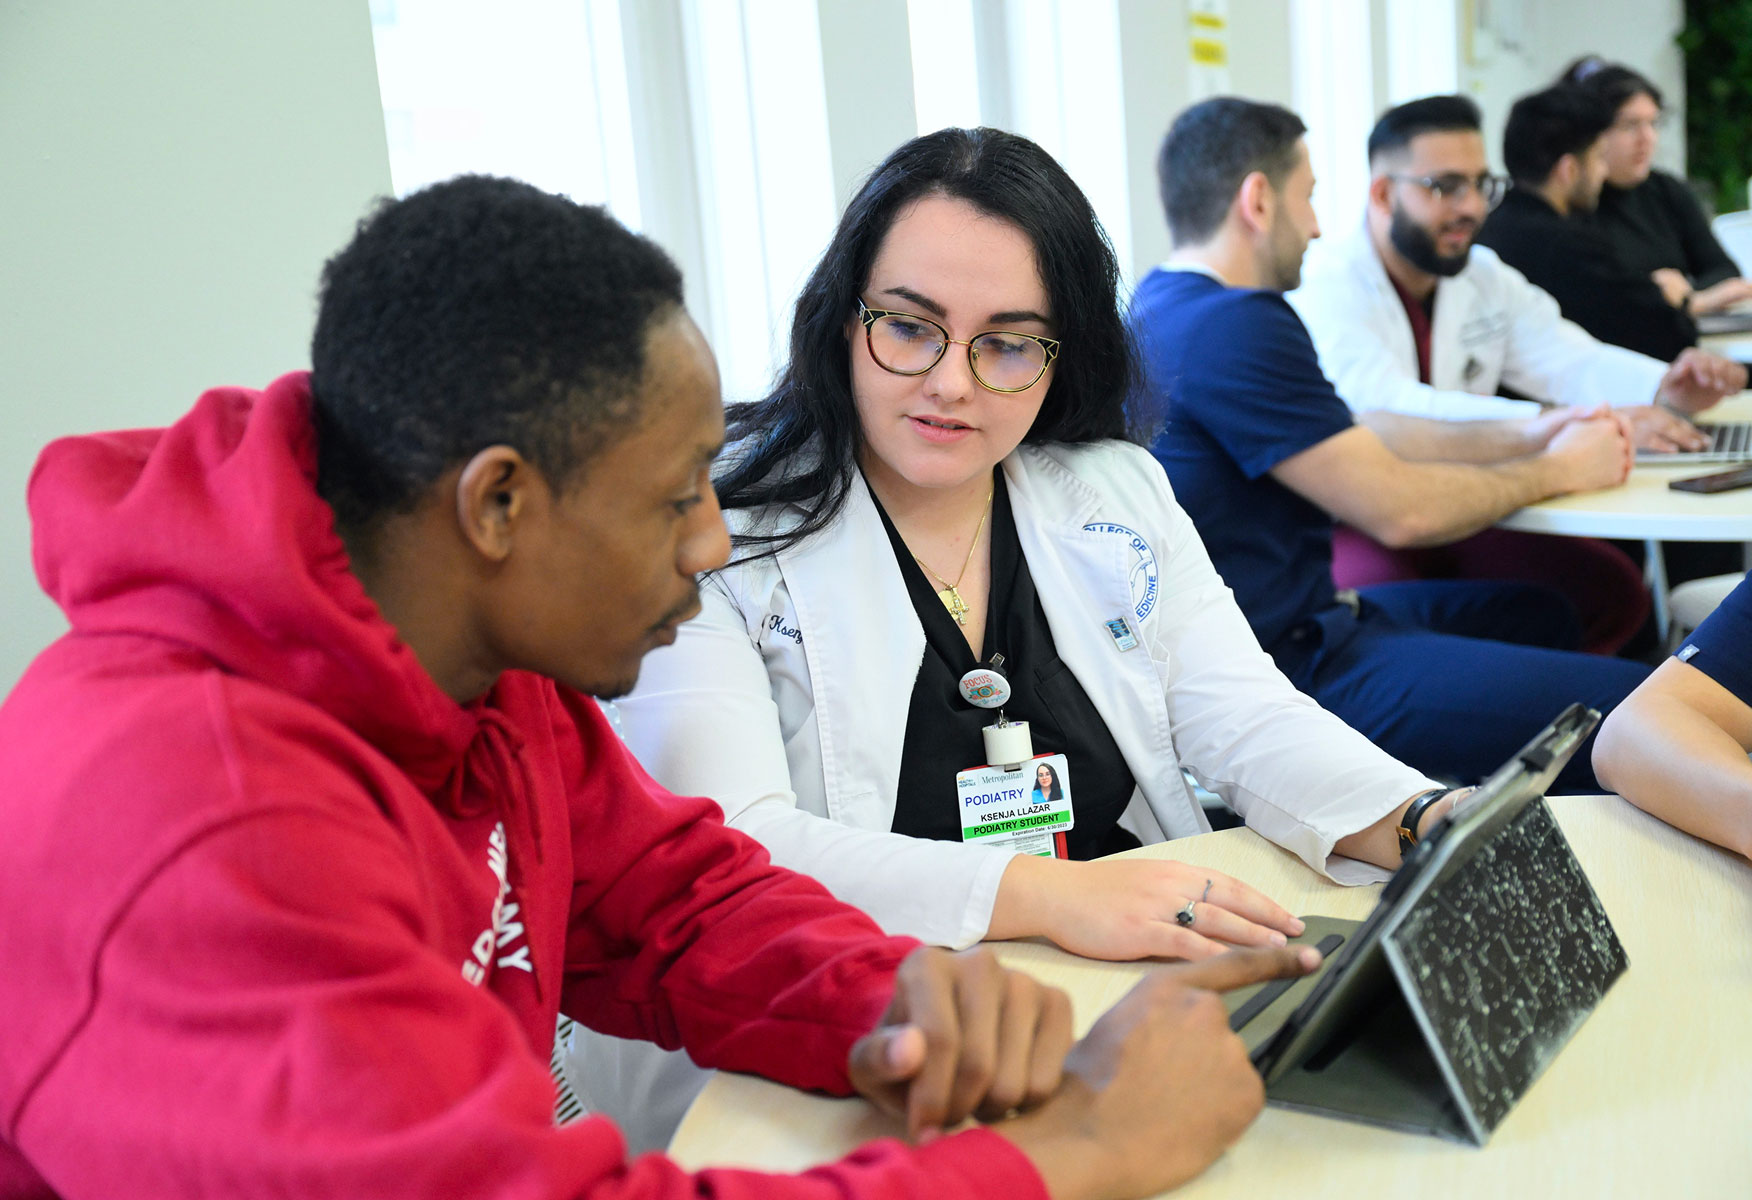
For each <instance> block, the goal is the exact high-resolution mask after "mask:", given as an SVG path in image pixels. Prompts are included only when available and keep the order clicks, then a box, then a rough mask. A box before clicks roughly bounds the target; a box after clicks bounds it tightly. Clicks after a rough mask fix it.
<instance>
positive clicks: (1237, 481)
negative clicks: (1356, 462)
mask: <svg viewBox="0 0 1752 1200" xmlns="http://www.w3.org/2000/svg"><path fill="white" fill-rule="evenodd" d="M1131 321H1132V325H1133V329H1134V332H1135V333H1136V335H1137V340H1138V348H1139V351H1140V352H1141V354H1142V356H1143V360H1144V373H1145V380H1146V383H1145V388H1146V390H1145V394H1144V396H1143V397H1142V398H1141V403H1142V404H1143V405H1145V406H1147V408H1146V411H1148V412H1152V413H1154V414H1155V415H1156V416H1157V417H1159V418H1160V419H1161V420H1162V421H1163V422H1164V424H1163V427H1162V432H1161V433H1160V435H1158V436H1157V438H1156V440H1155V443H1154V444H1153V445H1152V446H1151V447H1150V450H1151V452H1152V453H1153V454H1155V456H1156V458H1157V459H1158V460H1159V461H1160V462H1161V463H1162V466H1163V467H1164V468H1165V469H1166V470H1167V472H1168V478H1169V480H1170V481H1171V482H1172V483H1173V485H1174V495H1175V497H1176V499H1178V500H1179V501H1180V504H1181V506H1182V507H1184V508H1185V509H1186V511H1187V512H1188V513H1189V514H1190V515H1191V517H1192V521H1193V524H1194V525H1195V526H1196V527H1197V529H1198V532H1199V536H1200V537H1201V538H1203V539H1204V543H1205V546H1206V547H1207V548H1208V549H1209V551H1210V555H1211V560H1212V562H1213V563H1215V565H1216V568H1217V571H1218V573H1219V574H1221V575H1222V577H1223V580H1224V582H1226V583H1227V584H1228V585H1229V587H1230V589H1231V590H1233V591H1234V593H1235V599H1236V601H1237V602H1238V603H1239V604H1240V606H1241V611H1242V612H1244V613H1245V614H1246V615H1247V620H1248V623H1249V624H1251V625H1252V626H1253V632H1254V636H1256V637H1258V638H1259V642H1260V645H1261V646H1263V647H1264V648H1265V649H1266V650H1267V651H1270V652H1272V653H1274V654H1275V653H1277V652H1278V651H1279V650H1280V649H1282V648H1283V642H1284V640H1285V639H1286V638H1287V637H1288V636H1289V635H1290V634H1291V632H1292V631H1293V630H1295V629H1296V628H1297V627H1298V626H1299V625H1302V624H1303V623H1305V622H1307V621H1308V620H1310V619H1311V618H1313V617H1314V616H1316V615H1317V614H1321V613H1323V612H1326V611H1328V610H1331V609H1332V608H1334V606H1335V605H1336V604H1337V600H1336V594H1335V589H1334V587H1333V583H1332V526H1333V521H1332V518H1331V517H1330V516H1328V515H1327V513H1326V512H1325V511H1324V510H1323V509H1321V508H1319V507H1318V506H1316V505H1314V504H1311V503H1310V502H1309V501H1307V500H1305V499H1303V498H1302V497H1301V496H1299V495H1297V494H1296V493H1295V492H1293V491H1291V490H1290V489H1289V488H1287V487H1285V486H1284V485H1283V484H1281V483H1279V482H1278V481H1277V480H1275V479H1273V478H1272V477H1271V475H1270V474H1269V472H1270V471H1271V469H1272V468H1273V467H1275V466H1277V465H1278V464H1279V463H1281V462H1283V461H1284V460H1285V459H1286V458H1290V457H1291V456H1293V455H1296V454H1299V453H1301V452H1302V451H1303V450H1306V449H1308V448H1309V447H1311V446H1315V445H1318V444H1319V443H1321V442H1323V441H1325V440H1326V439H1327V438H1329V437H1332V436H1333V435H1335V434H1339V433H1343V432H1344V431H1345V430H1347V429H1349V428H1351V426H1352V424H1353V423H1354V422H1353V421H1352V418H1351V413H1350V409H1349V408H1347V407H1346V406H1345V403H1344V401H1343V400H1341V399H1340V398H1339V395H1338V393H1337V392H1336V391H1334V390H1333V387H1332V384H1331V382H1330V381H1329V380H1328V379H1327V378H1326V376H1325V374H1323V373H1322V372H1321V370H1320V357H1319V355H1318V353H1317V352H1316V351H1315V349H1314V343H1313V341H1312V340H1311V339H1310V338H1309V336H1308V330H1307V328H1306V326H1304V325H1303V324H1302V319H1301V318H1300V317H1299V316H1297V315H1296V311H1295V310H1294V309H1293V308H1291V307H1290V305H1289V303H1288V302H1287V301H1286V300H1285V299H1284V298H1283V295H1282V294H1281V293H1279V292H1275V291H1269V290H1264V289H1258V288H1231V287H1228V286H1226V285H1224V284H1222V283H1220V282H1218V281H1217V280H1215V279H1212V278H1211V277H1210V276H1208V275H1204V274H1200V273H1198V272H1194V271H1168V270H1162V269H1157V270H1155V271H1152V272H1151V273H1150V274H1149V275H1147V276H1146V277H1145V278H1144V280H1143V282H1142V283H1140V284H1139V285H1138V290H1137V295H1136V296H1135V297H1133V299H1132V308H1131Z"/></svg>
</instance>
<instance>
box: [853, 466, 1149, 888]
mask: <svg viewBox="0 0 1752 1200" xmlns="http://www.w3.org/2000/svg"><path fill="white" fill-rule="evenodd" d="M994 475H995V479H994V482H993V485H992V513H991V517H990V525H991V539H992V540H991V555H992V571H991V601H990V603H989V604H988V605H987V607H986V629H985V641H984V643H983V645H984V646H985V652H986V657H987V658H988V660H989V659H990V657H991V655H992V654H993V653H994V652H996V653H1001V654H1002V655H1003V656H1004V665H1003V673H1004V675H1005V676H1006V677H1007V678H1008V679H1009V681H1010V687H1011V689H1012V695H1011V697H1010V702H1009V703H1008V704H1006V705H1005V706H1004V714H1005V715H1006V716H1007V717H1009V718H1010V720H1012V721H1027V722H1028V724H1029V732H1030V733H1031V734H1032V735H1033V739H1034V753H1036V754H1064V755H1065V756H1066V757H1067V758H1068V760H1069V763H1070V772H1069V774H1070V780H1069V782H1070V794H1071V806H1072V811H1073V812H1074V813H1075V814H1076V825H1075V827H1073V828H1072V829H1071V831H1070V832H1069V833H1068V834H1066V835H1065V840H1066V843H1067V845H1068V846H1069V849H1070V853H1071V857H1072V858H1099V857H1100V856H1102V855H1104V854H1115V853H1118V852H1119V851H1121V850H1129V849H1132V848H1133V847H1135V846H1137V845H1138V840H1137V839H1136V838H1135V837H1133V836H1132V835H1131V834H1130V833H1127V832H1126V831H1125V830H1124V829H1121V828H1120V827H1119V817H1120V814H1121V813H1123V812H1124V811H1125V807H1126V805H1127V804H1129V803H1130V802H1131V797H1132V792H1133V791H1134V790H1135V789H1136V787H1137V781H1136V780H1135V779H1133V777H1132V773H1131V769H1130V768H1129V767H1127V766H1126V763H1125V758H1124V756H1123V755H1121V754H1120V752H1119V746H1118V745H1117V744H1115V742H1114V740H1113V735H1112V734H1111V733H1109V732H1108V730H1107V723H1106V722H1105V721H1103V720H1102V719H1101V714H1100V713H1098V712H1096V711H1095V705H1094V704H1093V703H1092V702H1091V701H1090V700H1089V696H1088V693H1086V692H1085V691H1083V686H1082V684H1080V683H1078V682H1077V677H1076V676H1075V675H1073V674H1071V670H1070V668H1069V667H1067V666H1066V665H1065V664H1064V663H1063V662H1062V661H1060V659H1059V656H1058V651H1057V649H1056V647H1055V646H1054V644H1053V640H1052V630H1051V629H1049V628H1047V624H1046V613H1045V611H1044V610H1043V609H1042V608H1041V606H1040V596H1039V594H1038V593H1037V592H1036V591H1035V590H1034V577H1033V576H1032V575H1030V574H1029V573H1028V562H1027V560H1026V559H1024V558H1023V557H1022V544H1021V543H1020V542H1019V541H1018V540H1017V538H1016V522H1015V518H1014V517H1013V516H1012V514H1011V512H1010V496H1009V493H1008V491H1006V489H1005V487H1004V476H1003V472H1001V471H997V472H994ZM871 499H872V500H875V493H873V492H872V493H871ZM876 511H877V512H879V513H881V514H882V527H883V528H884V529H886V530H887V531H888V540H889V542H890V543H891V544H892V545H893V547H894V557H895V560H896V561H897V562H899V564H900V573H901V576H902V577H903V578H904V579H905V580H906V590H907V595H908V597H910V598H911V600H912V604H913V609H914V611H915V612H917V613H918V617H919V624H920V625H922V626H923V627H924V631H925V655H924V659H923V660H922V661H921V662H920V663H919V674H918V678H917V679H916V680H915V681H914V683H913V692H912V700H911V701H910V703H909V706H908V708H907V716H906V744H905V748H904V749H903V750H902V751H901V759H900V793H899V796H898V798H897V800H896V802H895V806H894V826H893V828H894V832H895V833H904V834H908V835H910V836H912V837H923V838H936V839H937V840H939V841H948V842H956V841H960V840H961V823H960V819H959V814H958V811H957V806H956V794H955V775H956V773H957V772H958V771H963V770H966V769H967V768H968V767H977V766H979V765H981V764H982V763H984V762H985V739H984V737H983V735H982V734H981V732H980V731H981V730H982V729H984V728H985V727H986V726H987V725H990V724H992V723H993V722H994V721H996V720H997V717H998V714H997V710H996V709H987V708H975V707H974V706H973V705H971V704H969V703H968V702H967V701H966V700H965V699H964V698H963V697H962V695H961V688H960V683H961V677H962V676H963V675H965V674H967V672H969V671H971V670H973V669H974V668H975V667H977V666H979V665H980V664H979V663H978V662H976V661H975V660H974V657H973V651H972V650H970V649H969V648H968V645H967V640H966V639H965V638H964V637H962V635H961V627H960V626H959V625H957V624H956V623H955V618H953V617H951V616H950V615H949V611H948V610H947V609H946V608H944V607H943V601H942V600H940V599H938V597H937V592H936V589H935V588H934V587H933V586H932V585H931V584H930V582H928V581H927V580H926V579H925V574H924V572H923V571H922V570H920V568H919V565H918V563H916V562H915V561H913V556H912V552H911V551H910V550H908V549H907V548H906V542H905V541H903V540H902V539H901V536H900V534H899V533H898V532H897V531H896V530H895V528H894V522H892V521H890V520H889V519H888V514H887V513H886V512H885V511H883V508H882V503H881V501H876ZM1030 783H1032V780H1031V781H1030Z"/></svg>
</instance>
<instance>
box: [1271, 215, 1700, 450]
mask: <svg viewBox="0 0 1752 1200" xmlns="http://www.w3.org/2000/svg"><path fill="white" fill-rule="evenodd" d="M1289 301H1290V303H1291V304H1293V305H1294V306H1295V308H1296V311H1297V312H1298V313H1300V314H1301V316H1302V321H1303V323H1304V324H1306V325H1307V326H1308V332H1309V333H1310V334H1311V335H1312V336H1313V338H1314V345H1315V348H1316V349H1317V350H1318V351H1319V352H1320V366H1321V368H1322V369H1323V370H1324V371H1325V372H1326V375H1327V377H1328V378H1330V379H1331V380H1332V383H1333V386H1334V387H1336V388H1337V389H1338V394H1339V395H1340V396H1343V397H1344V401H1345V403H1346V404H1348V405H1350V406H1351V408H1352V409H1353V410H1354V411H1357V412H1365V411H1367V410H1370V409H1387V410H1389V411H1392V412H1401V413H1408V414H1410V415H1412V416H1417V417H1435V418H1438V419H1442V420H1449V421H1473V420H1484V419H1489V418H1497V417H1524V416H1530V415H1532V414H1533V413H1534V412H1536V411H1537V409H1536V408H1535V407H1534V406H1533V405H1531V404H1528V403H1525V402H1523V401H1519V400H1506V399H1503V398H1501V397H1499V396H1497V395H1496V390H1497V387H1498V385H1499V384H1504V383H1506V384H1508V385H1509V386H1510V387H1511V388H1513V389H1515V390H1516V391H1517V392H1520V393H1521V394H1523V395H1526V396H1531V397H1533V398H1535V399H1539V400H1549V401H1552V402H1554V403H1557V404H1582V405H1596V404H1601V403H1607V404H1612V405H1632V404H1652V403H1654V399H1655V392H1656V390H1657V389H1658V388H1659V386H1660V382H1661V376H1662V375H1663V374H1665V372H1666V370H1667V364H1665V363H1662V362H1660V361H1658V360H1656V359H1653V358H1650V357H1648V356H1647V355H1644V354H1638V353H1636V352H1635V351H1633V350H1626V349H1623V348H1622V347H1619V346H1612V345H1608V344H1606V343H1605V342H1600V341H1596V340H1595V339H1594V338H1592V337H1590V336H1589V335H1588V334H1587V333H1586V332H1584V331H1583V330H1582V328H1581V326H1579V325H1577V324H1575V323H1574V322H1572V321H1566V320H1564V318H1563V317H1562V315H1561V314H1560V313H1559V312H1558V307H1557V301H1555V300H1553V299H1552V298H1551V296H1550V295H1549V294H1548V293H1547V292H1545V291H1543V290H1542V289H1540V288H1538V287H1535V286H1534V285H1533V284H1531V283H1529V282H1527V278H1526V276H1524V275H1522V274H1521V273H1520V272H1519V271H1517V270H1515V268H1513V267H1511V266H1509V265H1508V264H1507V263H1505V262H1503V260H1502V259H1500V258H1498V257H1497V256H1496V252H1495V251H1493V250H1491V249H1490V248H1489V247H1486V246H1474V247H1472V254H1471V257H1470V259H1469V260H1468V262H1467V264H1466V267H1465V269H1464V270H1462V271H1461V272H1460V273H1459V274H1458V275H1455V276H1453V277H1451V278H1445V279H1442V280H1440V281H1438V282H1437V284H1436V305H1435V318H1434V320H1433V321H1432V323H1431V326H1430V382H1429V383H1428V384H1422V383H1419V382H1418V371H1417V346H1416V343H1415V342H1414V341H1413V340H1412V336H1411V322H1410V321H1409V320H1408V319H1407V318H1406V315H1405V306H1404V305H1403V304H1401V303H1400V301H1399V296H1398V294H1397V293H1396V292H1394V290H1393V285H1392V283H1390V282H1389V281H1388V278H1387V269H1386V268H1385V267H1384V266H1382V264H1381V258H1380V255H1378V254H1377V253H1376V252H1375V247H1374V245H1373V243H1371V242H1370V240H1369V234H1368V229H1367V227H1366V226H1365V227H1363V228H1360V229H1358V230H1357V231H1355V232H1354V233H1353V234H1351V235H1350V236H1348V237H1344V238H1340V239H1337V240H1336V241H1335V242H1334V243H1332V244H1331V245H1321V246H1317V247H1316V249H1315V252H1314V253H1311V254H1310V255H1309V261H1308V265H1307V268H1306V269H1305V270H1304V272H1303V276H1302V286H1301V287H1299V288H1297V289H1296V290H1295V291H1293V292H1291V293H1290V294H1289Z"/></svg>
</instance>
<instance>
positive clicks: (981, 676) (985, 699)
mask: <svg viewBox="0 0 1752 1200" xmlns="http://www.w3.org/2000/svg"><path fill="white" fill-rule="evenodd" d="M961 695H962V698H963V699H965V700H966V701H967V702H968V703H969V704H971V705H973V706H974V707H975V708H1002V707H1003V706H1004V704H1005V703H1006V702H1007V701H1008V700H1009V699H1010V681H1009V680H1008V679H1005V678H1004V677H1003V676H1002V675H1000V674H998V673H997V672H996V671H994V670H992V669H991V668H989V667H975V668H974V669H973V670H971V671H969V672H968V673H967V674H965V675H963V676H962V677H961Z"/></svg>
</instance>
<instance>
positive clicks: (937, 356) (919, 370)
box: [858, 299, 1059, 392]
mask: <svg viewBox="0 0 1752 1200" xmlns="http://www.w3.org/2000/svg"><path fill="white" fill-rule="evenodd" d="M858 320H859V321H861V322H863V325H864V342H865V344H866V345H867V346H869V347H870V357H871V358H873V359H875V360H876V365H877V366H879V367H881V368H882V369H883V370H884V371H889V372H892V373H893V374H895V375H923V374H924V373H925V372H926V371H929V370H930V369H931V368H932V367H934V366H936V365H937V364H938V363H939V362H941V361H942V358H943V355H944V354H945V353H946V352H947V351H948V349H949V347H950V346H951V345H955V346H966V347H967V365H968V366H969V367H971V368H972V369H973V377H974V378H975V379H977V380H979V382H980V385H981V386H982V387H984V388H986V389H987V390H988V391H993V392H1025V391H1027V390H1028V389H1029V388H1031V387H1033V386H1034V385H1035V384H1036V383H1039V382H1040V377H1041V376H1042V375H1044V374H1046V368H1047V367H1048V366H1050V365H1051V363H1052V360H1053V359H1055V358H1057V357H1058V352H1059V342H1058V339H1057V338H1049V337H1036V336H1035V335H1034V334H1032V333H1011V332H1008V331H1006V330H1001V329H994V330H991V331H989V332H987V333H976V334H974V335H973V336H972V337H971V338H968V339H967V340H966V341H962V340H961V339H960V338H952V337H950V336H949V331H948V330H947V329H944V328H943V327H942V326H941V325H939V324H937V323H936V322H935V321H933V320H931V319H930V318H928V317H921V316H917V315H915V314H913V313H904V312H889V311H888V310H886V309H881V308H870V307H867V306H866V305H865V304H864V301H863V300H862V299H860V300H859V301H858Z"/></svg>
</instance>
